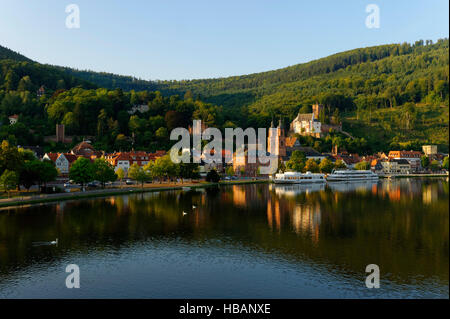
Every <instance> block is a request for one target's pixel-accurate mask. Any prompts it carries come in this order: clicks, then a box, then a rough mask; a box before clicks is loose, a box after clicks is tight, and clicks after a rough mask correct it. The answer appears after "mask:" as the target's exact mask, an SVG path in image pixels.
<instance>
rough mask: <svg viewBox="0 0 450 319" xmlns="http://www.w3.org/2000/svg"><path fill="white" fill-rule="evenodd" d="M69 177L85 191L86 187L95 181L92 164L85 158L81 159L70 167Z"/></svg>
mask: <svg viewBox="0 0 450 319" xmlns="http://www.w3.org/2000/svg"><path fill="white" fill-rule="evenodd" d="M69 177H70V179H71V180H73V181H74V182H75V183H77V184H80V185H81V188H82V189H83V190H84V185H85V184H87V183H89V182H91V181H93V180H94V169H93V165H92V162H91V161H90V160H88V159H87V158H85V157H79V158H78V159H77V160H76V161H75V162H73V164H72V166H71V167H70V170H69Z"/></svg>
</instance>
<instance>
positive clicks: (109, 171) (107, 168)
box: [93, 158, 117, 188]
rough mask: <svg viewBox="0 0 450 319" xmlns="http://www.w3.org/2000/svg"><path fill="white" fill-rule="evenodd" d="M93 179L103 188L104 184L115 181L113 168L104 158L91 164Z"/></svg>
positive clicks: (115, 176)
mask: <svg viewBox="0 0 450 319" xmlns="http://www.w3.org/2000/svg"><path fill="white" fill-rule="evenodd" d="M93 172H94V179H96V180H98V181H99V182H100V183H101V184H102V188H105V183H106V182H114V181H115V180H117V175H116V173H115V172H114V167H113V166H112V165H111V164H109V163H108V162H107V161H106V160H105V159H104V158H97V159H95V161H94V163H93Z"/></svg>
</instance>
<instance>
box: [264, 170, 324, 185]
mask: <svg viewBox="0 0 450 319" xmlns="http://www.w3.org/2000/svg"><path fill="white" fill-rule="evenodd" d="M273 181H274V183H276V184H307V183H324V182H325V175H324V174H314V173H311V172H306V173H298V172H285V173H280V174H275V178H273Z"/></svg>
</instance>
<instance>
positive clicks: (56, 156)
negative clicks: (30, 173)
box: [44, 153, 59, 162]
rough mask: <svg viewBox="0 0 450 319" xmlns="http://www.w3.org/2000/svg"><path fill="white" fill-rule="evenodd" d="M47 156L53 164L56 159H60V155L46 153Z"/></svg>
mask: <svg viewBox="0 0 450 319" xmlns="http://www.w3.org/2000/svg"><path fill="white" fill-rule="evenodd" d="M45 155H47V156H48V157H49V158H50V160H51V161H52V162H55V161H56V159H57V158H58V157H59V153H46V154H45ZM45 155H44V156H45Z"/></svg>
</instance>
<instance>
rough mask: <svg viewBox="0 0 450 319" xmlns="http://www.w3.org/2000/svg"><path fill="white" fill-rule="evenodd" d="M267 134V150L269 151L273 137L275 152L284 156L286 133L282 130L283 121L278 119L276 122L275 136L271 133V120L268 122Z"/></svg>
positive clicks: (272, 126) (272, 127)
mask: <svg viewBox="0 0 450 319" xmlns="http://www.w3.org/2000/svg"><path fill="white" fill-rule="evenodd" d="M270 128H271V129H272V130H271V129H269V136H268V138H267V151H268V152H270V150H271V146H272V139H274V143H275V154H277V155H278V156H282V157H284V156H286V135H285V132H284V127H283V123H282V121H281V119H280V121H279V122H278V127H277V128H276V131H275V136H273V135H272V131H273V129H274V128H275V127H274V125H273V121H272V122H271V123H270Z"/></svg>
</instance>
